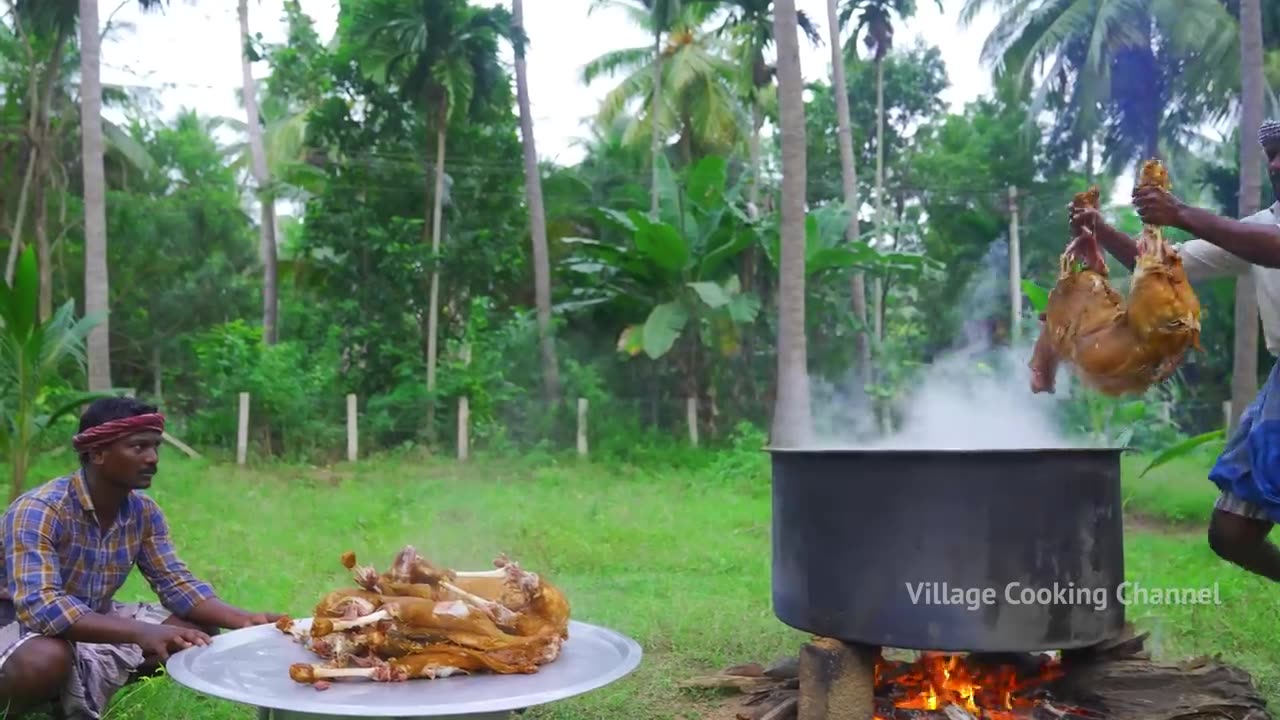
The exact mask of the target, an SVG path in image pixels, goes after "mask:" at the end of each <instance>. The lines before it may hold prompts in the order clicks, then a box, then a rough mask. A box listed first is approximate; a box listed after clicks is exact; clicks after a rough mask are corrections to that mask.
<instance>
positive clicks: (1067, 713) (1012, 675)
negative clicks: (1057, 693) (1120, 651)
mask: <svg viewBox="0 0 1280 720" xmlns="http://www.w3.org/2000/svg"><path fill="white" fill-rule="evenodd" d="M1020 660H1021V662H1018V663H1012V662H1006V661H1002V659H999V658H986V657H982V656H975V655H952V654H947V653H923V654H922V655H921V656H920V658H919V659H917V660H915V661H914V662H907V661H901V660H897V661H895V660H888V659H885V658H883V657H882V658H880V659H878V660H877V661H876V665H875V697H876V715H875V718H876V720H898V719H899V718H920V717H928V716H930V715H934V716H936V717H946V718H948V719H949V720H950V719H952V718H954V719H956V720H959V719H961V718H975V719H977V720H1021V719H1023V718H1034V717H1040V716H1045V717H1057V718H1089V717H1095V715H1093V714H1091V713H1090V712H1088V711H1087V710H1085V709H1083V708H1074V707H1069V706H1066V705H1064V704H1058V703H1054V702H1053V699H1052V697H1051V696H1050V694H1049V692H1048V688H1047V687H1046V686H1047V685H1048V684H1049V683H1052V682H1053V681H1054V680H1057V679H1058V678H1060V677H1062V676H1063V675H1064V671H1063V669H1062V665H1061V663H1060V662H1058V660H1057V659H1055V658H1052V657H1050V656H1049V655H1047V654H1044V655H1035V656H1031V655H1028V656H1024V657H1022V658H1020ZM1037 709H1039V710H1040V711H1041V712H1036V711H1037ZM961 711H963V712H961Z"/></svg>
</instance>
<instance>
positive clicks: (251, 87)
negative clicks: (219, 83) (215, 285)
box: [236, 0, 279, 345]
mask: <svg viewBox="0 0 1280 720" xmlns="http://www.w3.org/2000/svg"><path fill="white" fill-rule="evenodd" d="M236 14H237V16H238V17H239V19H240V81H241V94H242V95H243V98H244V100H243V102H244V110H245V115H246V117H247V119H248V124H247V125H246V126H245V127H246V129H247V130H248V133H249V151H250V155H251V160H252V162H253V165H252V168H253V181H254V184H255V185H256V186H257V187H256V188H255V190H256V195H257V197H258V203H259V213H260V218H259V228H258V233H259V253H260V254H261V256H262V340H263V342H264V343H266V344H267V345H273V344H275V342H276V340H277V339H278V337H279V335H278V333H279V328H278V313H279V309H278V308H279V300H278V292H277V270H276V204H275V200H274V198H273V197H272V196H271V188H270V185H271V173H270V171H269V170H268V169H267V151H266V147H265V145H264V143H263V140H262V132H263V128H262V122H261V121H260V120H259V118H258V88H257V85H256V84H255V83H254V81H253V61H254V53H253V50H252V44H251V43H252V41H251V40H250V36H249V0H240V2H239V4H238V6H237V8H236Z"/></svg>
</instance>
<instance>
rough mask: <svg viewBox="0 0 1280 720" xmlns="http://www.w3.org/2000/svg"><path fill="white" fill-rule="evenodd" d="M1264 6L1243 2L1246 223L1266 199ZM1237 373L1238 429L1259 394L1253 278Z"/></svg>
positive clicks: (1237, 347)
mask: <svg viewBox="0 0 1280 720" xmlns="http://www.w3.org/2000/svg"><path fill="white" fill-rule="evenodd" d="M1262 62H1263V54H1262V6H1261V3H1260V0H1241V2H1240V208H1239V209H1240V217H1246V216H1248V215H1252V214H1253V213H1255V212H1257V211H1258V198H1259V197H1260V196H1261V194H1262V148H1261V147H1260V146H1259V145H1258V142H1257V140H1256V137H1257V133H1258V127H1259V126H1260V125H1262V110H1263V101H1264V96H1263V93H1264V92H1265V90H1264V87H1265V84H1264V79H1263V65H1262ZM1232 354H1233V355H1234V357H1233V360H1232V367H1231V418H1230V427H1231V429H1233V430H1234V429H1235V427H1236V425H1237V423H1239V421H1240V415H1241V413H1243V412H1244V409H1245V408H1246V407H1248V406H1249V403H1251V402H1253V398H1254V395H1255V394H1256V393H1257V392H1258V297H1257V295H1256V294H1255V291H1254V284H1253V278H1252V277H1250V276H1249V275H1248V274H1247V273H1241V274H1240V275H1238V276H1236V307H1235V343H1234V347H1233V352H1232Z"/></svg>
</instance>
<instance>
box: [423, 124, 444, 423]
mask: <svg viewBox="0 0 1280 720" xmlns="http://www.w3.org/2000/svg"><path fill="white" fill-rule="evenodd" d="M448 116H449V113H448V110H447V108H441V109H440V113H439V117H438V118H437V122H438V123H439V127H437V128H436V173H435V193H434V195H433V197H432V201H431V254H432V256H433V259H432V263H431V294H430V299H429V300H428V303H429V304H428V305H427V393H428V394H431V393H434V392H435V390H436V355H437V354H438V352H437V349H436V347H437V339H436V336H437V335H438V334H439V331H438V330H437V328H436V325H437V323H438V322H439V318H440V270H439V268H438V266H437V264H436V261H435V259H434V256H435V255H438V254H439V253H440V231H441V224H442V222H443V217H444V152H445V138H446V137H447V136H448V133H449V125H448V122H449V121H448ZM434 432H435V400H434V399H432V400H431V401H430V402H429V404H428V412H427V435H428V436H429V437H431V436H433V435H434Z"/></svg>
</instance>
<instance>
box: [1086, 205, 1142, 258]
mask: <svg viewBox="0 0 1280 720" xmlns="http://www.w3.org/2000/svg"><path fill="white" fill-rule="evenodd" d="M1070 213H1071V217H1070V225H1071V233H1072V237H1076V236H1079V235H1080V234H1082V233H1089V232H1092V233H1093V234H1094V237H1095V238H1097V240H1098V244H1099V245H1101V246H1102V249H1103V250H1106V251H1107V252H1108V253H1109V254H1110V255H1111V256H1112V257H1114V258H1115V259H1116V260H1118V261H1119V262H1120V264H1121V265H1124V266H1125V268H1127V269H1129V270H1133V266H1134V264H1135V263H1137V261H1138V243H1137V241H1135V240H1134V239H1133V238H1131V237H1129V236H1128V235H1125V234H1124V233H1122V232H1120V231H1119V230H1117V229H1115V228H1114V227H1112V226H1111V225H1109V224H1108V223H1107V221H1106V220H1105V219H1103V217H1102V213H1100V212H1098V211H1097V210H1094V209H1093V208H1081V209H1075V208H1071V209H1070Z"/></svg>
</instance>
